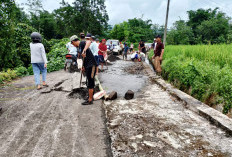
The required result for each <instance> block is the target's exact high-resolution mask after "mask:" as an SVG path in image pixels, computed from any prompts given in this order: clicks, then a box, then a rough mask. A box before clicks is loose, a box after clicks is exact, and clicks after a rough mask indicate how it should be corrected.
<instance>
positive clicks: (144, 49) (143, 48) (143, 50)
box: [139, 40, 146, 54]
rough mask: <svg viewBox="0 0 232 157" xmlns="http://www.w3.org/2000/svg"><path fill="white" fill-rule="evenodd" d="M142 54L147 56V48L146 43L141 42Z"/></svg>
mask: <svg viewBox="0 0 232 157" xmlns="http://www.w3.org/2000/svg"><path fill="white" fill-rule="evenodd" d="M139 47H140V49H141V52H143V53H144V54H146V48H145V43H144V42H143V41H142V40H141V42H140V45H139Z"/></svg>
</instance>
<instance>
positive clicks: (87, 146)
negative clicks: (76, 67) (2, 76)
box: [0, 71, 108, 157]
mask: <svg viewBox="0 0 232 157" xmlns="http://www.w3.org/2000/svg"><path fill="white" fill-rule="evenodd" d="M71 76H72V74H70V73H67V72H64V71H58V72H53V73H50V74H48V83H49V85H50V87H52V86H55V84H56V86H58V85H60V86H62V84H63V85H64V86H63V88H66V90H65V91H62V90H61V91H49V90H48V93H45V94H41V91H37V90H35V89H33V81H34V80H33V76H28V77H24V78H22V79H19V80H17V81H15V82H14V83H12V84H11V85H10V86H7V87H5V88H3V89H1V91H0V98H1V99H0V100H1V101H0V103H1V107H3V111H2V114H0V126H1V127H0V157H42V156H46V157H47V156H49V157H96V156H97V157H104V156H107V155H108V148H107V147H108V146H107V144H106V139H105V137H106V135H105V124H104V117H105V116H104V115H103V112H102V107H101V104H102V103H101V101H97V102H95V103H94V105H92V106H82V105H81V102H82V101H83V100H80V99H69V98H68V97H67V95H68V94H69V93H70V92H69V90H71V87H70V86H71V80H70V78H71ZM61 80H64V81H62V82H61ZM50 83H51V84H50ZM43 90H46V89H43Z"/></svg>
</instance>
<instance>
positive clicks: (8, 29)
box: [0, 0, 17, 70]
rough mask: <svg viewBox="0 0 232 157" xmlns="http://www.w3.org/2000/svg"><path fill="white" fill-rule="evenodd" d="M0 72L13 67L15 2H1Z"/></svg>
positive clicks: (11, 0)
mask: <svg viewBox="0 0 232 157" xmlns="http://www.w3.org/2000/svg"><path fill="white" fill-rule="evenodd" d="M0 4H1V5H0V17H1V18H0V70H2V69H3V68H8V67H11V62H13V57H14V54H13V53H12V51H13V50H14V49H15V44H14V42H15V38H14V27H15V22H14V21H15V20H16V12H17V7H16V4H15V1H14V0H2V1H1V2H0Z"/></svg>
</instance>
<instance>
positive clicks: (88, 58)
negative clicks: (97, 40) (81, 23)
mask: <svg viewBox="0 0 232 157" xmlns="http://www.w3.org/2000/svg"><path fill="white" fill-rule="evenodd" d="M85 38H86V42H85V44H83V45H81V46H80V47H81V49H82V50H83V51H82V57H83V65H84V67H83V69H82V72H83V71H85V73H86V77H87V80H88V81H87V82H88V84H87V88H88V91H89V98H88V100H87V101H85V102H83V103H82V105H91V104H93V93H94V86H95V80H94V78H95V74H96V66H97V63H96V61H95V58H94V56H93V53H92V52H91V50H90V45H91V40H90V38H91V34H87V35H86V37H85Z"/></svg>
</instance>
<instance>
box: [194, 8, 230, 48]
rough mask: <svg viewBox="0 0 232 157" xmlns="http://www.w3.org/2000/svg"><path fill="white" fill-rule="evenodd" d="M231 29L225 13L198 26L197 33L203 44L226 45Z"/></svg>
mask: <svg viewBox="0 0 232 157" xmlns="http://www.w3.org/2000/svg"><path fill="white" fill-rule="evenodd" d="M229 28H230V26H229V18H228V17H226V16H225V14H224V13H222V12H217V13H216V14H215V15H214V17H211V18H210V19H209V20H205V21H203V22H202V23H201V24H200V25H199V26H197V28H196V32H197V35H198V36H201V39H202V41H203V43H209V44H211V43H212V44H214V43H226V41H227V35H228V34H229Z"/></svg>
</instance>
